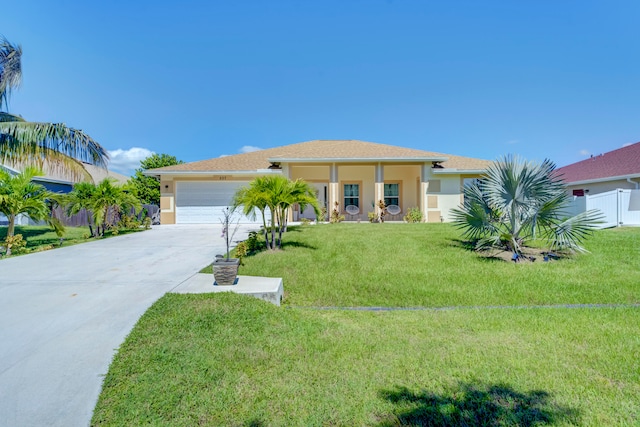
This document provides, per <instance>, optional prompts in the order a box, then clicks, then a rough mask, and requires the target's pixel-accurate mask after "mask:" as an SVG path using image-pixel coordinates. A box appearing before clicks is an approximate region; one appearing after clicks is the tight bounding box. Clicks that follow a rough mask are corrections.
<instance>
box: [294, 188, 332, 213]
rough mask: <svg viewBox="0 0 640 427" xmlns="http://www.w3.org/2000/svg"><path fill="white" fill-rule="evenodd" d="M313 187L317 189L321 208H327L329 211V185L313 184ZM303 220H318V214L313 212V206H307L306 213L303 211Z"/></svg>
mask: <svg viewBox="0 0 640 427" xmlns="http://www.w3.org/2000/svg"><path fill="white" fill-rule="evenodd" d="M311 186H312V187H313V188H315V189H316V197H317V198H318V204H319V205H320V208H323V207H324V208H325V209H327V198H328V197H329V194H328V192H329V184H324V183H313V182H312V183H311ZM300 217H301V218H308V219H316V214H315V212H314V211H313V208H312V207H311V206H307V207H306V208H305V209H304V211H302V214H301V215H300Z"/></svg>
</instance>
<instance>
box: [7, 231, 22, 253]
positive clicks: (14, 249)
mask: <svg viewBox="0 0 640 427" xmlns="http://www.w3.org/2000/svg"><path fill="white" fill-rule="evenodd" d="M3 244H4V247H5V250H6V251H8V250H9V249H11V253H14V254H18V253H20V252H23V251H24V250H25V247H26V246H27V241H26V240H24V239H23V238H22V234H15V235H13V236H7V238H6V239H5V240H4V243H3Z"/></svg>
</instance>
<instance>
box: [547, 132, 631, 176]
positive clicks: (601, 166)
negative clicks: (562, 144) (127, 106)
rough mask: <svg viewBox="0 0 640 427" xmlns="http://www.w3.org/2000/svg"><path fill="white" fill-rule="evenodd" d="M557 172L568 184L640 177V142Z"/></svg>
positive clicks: (559, 169) (573, 164) (565, 167)
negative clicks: (633, 176)
mask: <svg viewBox="0 0 640 427" xmlns="http://www.w3.org/2000/svg"><path fill="white" fill-rule="evenodd" d="M556 171H557V173H558V174H560V175H562V179H564V181H565V182H566V183H568V184H570V183H572V182H580V181H590V180H599V179H606V178H614V177H621V176H626V175H640V142H636V143H635V144H631V145H628V146H626V147H622V148H618V149H617V150H613V151H609V152H607V153H604V154H600V155H598V156H592V157H590V158H588V159H585V160H581V161H579V162H576V163H572V164H570V165H567V166H563V167H561V168H558V169H557V170H556Z"/></svg>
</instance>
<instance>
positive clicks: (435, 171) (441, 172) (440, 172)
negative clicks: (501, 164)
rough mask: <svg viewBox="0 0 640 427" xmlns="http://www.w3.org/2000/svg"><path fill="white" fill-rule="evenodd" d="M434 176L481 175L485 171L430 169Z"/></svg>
mask: <svg viewBox="0 0 640 427" xmlns="http://www.w3.org/2000/svg"><path fill="white" fill-rule="evenodd" d="M432 172H433V174H434V175H466V174H468V175H481V174H483V173H485V172H486V169H456V168H445V169H432Z"/></svg>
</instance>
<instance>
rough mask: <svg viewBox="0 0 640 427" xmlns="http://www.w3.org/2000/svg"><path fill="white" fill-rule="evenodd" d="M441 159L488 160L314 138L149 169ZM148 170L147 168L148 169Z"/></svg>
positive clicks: (448, 163) (470, 163)
mask: <svg viewBox="0 0 640 427" xmlns="http://www.w3.org/2000/svg"><path fill="white" fill-rule="evenodd" d="M332 159H333V160H336V161H348V160H349V159H357V160H371V161H376V160H379V161H388V160H397V161H402V160H404V161H408V160H415V161H430V160H433V161H442V162H443V163H442V165H443V166H444V167H445V168H455V169H478V170H480V169H485V168H486V167H487V166H488V165H489V163H490V161H488V160H481V159H473V158H469V157H462V156H454V155H449V154H443V153H438V152H433V151H423V150H416V149H412V148H404V147H397V146H394V145H387V144H379V143H374V142H366V141H358V140H314V141H307V142H300V143H297V144H291V145H285V146H282V147H275V148H269V149H265V150H259V151H253V152H250V153H243V154H235V155H232V156H225V157H217V158H213V159H208V160H201V161H197V162H191V163H183V164H180V165H174V166H166V167H163V168H158V169H152V170H150V171H153V172H174V171H175V172H201V171H202V172H204V171H259V170H265V169H267V168H268V167H269V166H270V165H271V162H277V161H278V160H282V161H283V162H286V161H295V160H298V161H301V160H304V161H307V162H308V161H314V160H317V161H330V160H332ZM148 172H149V171H148Z"/></svg>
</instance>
